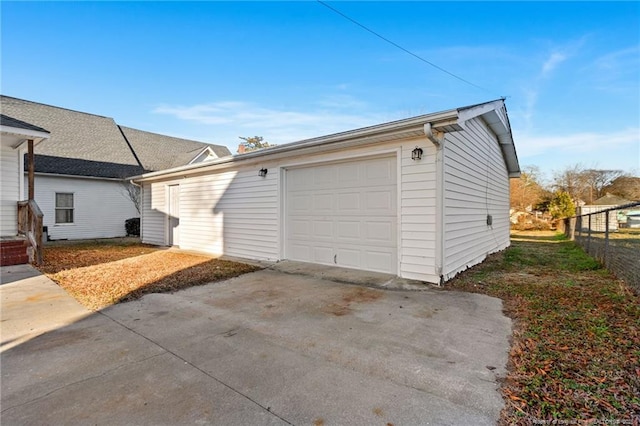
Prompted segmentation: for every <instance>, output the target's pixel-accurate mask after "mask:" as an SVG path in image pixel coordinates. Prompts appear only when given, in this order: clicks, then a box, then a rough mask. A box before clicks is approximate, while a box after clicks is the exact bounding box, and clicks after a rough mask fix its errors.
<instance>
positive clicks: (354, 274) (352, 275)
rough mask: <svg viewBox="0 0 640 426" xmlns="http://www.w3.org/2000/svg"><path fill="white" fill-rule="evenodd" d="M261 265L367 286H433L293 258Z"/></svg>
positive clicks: (420, 287) (410, 287) (390, 287)
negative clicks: (298, 260)
mask: <svg viewBox="0 0 640 426" xmlns="http://www.w3.org/2000/svg"><path fill="white" fill-rule="evenodd" d="M262 266H264V267H266V268H268V269H272V270H274V271H279V272H283V273H285V274H294V275H303V276H309V277H313V278H318V279H322V280H329V281H335V282H339V283H346V284H358V285H364V286H368V287H381V288H389V289H395V290H426V289H428V288H432V287H433V285H432V284H427V283H423V282H422V281H417V280H409V279H405V278H400V277H398V276H396V275H391V274H384V273H381V272H372V271H362V270H360V269H350V268H341V267H337V266H328V265H319V264H317V263H306V262H297V261H293V260H283V261H281V262H277V263H270V264H263V265H262Z"/></svg>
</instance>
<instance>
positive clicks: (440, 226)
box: [133, 100, 520, 283]
mask: <svg viewBox="0 0 640 426" xmlns="http://www.w3.org/2000/svg"><path fill="white" fill-rule="evenodd" d="M519 174H520V170H519V165H518V159H517V156H516V151H515V146H514V143H513V137H512V133H511V128H510V124H509V119H508V116H507V111H506V107H505V104H504V101H503V100H496V101H491V102H486V103H483V104H479V105H473V106H468V107H464V108H458V109H452V110H448V111H443V112H438V113H433V114H428V115H422V116H419V117H413V118H408V119H405V120H399V121H394V122H390V123H384V124H379V125H376V126H371V127H366V128H362V129H357V130H352V131H347V132H343V133H338V134H333V135H328V136H323V137H318V138H314V139H308V140H303V141H299V142H294V143H290V144H285V145H279V146H275V147H272V148H267V149H264V150H259V151H253V152H249V153H245V154H241V155H236V156H233V157H226V158H220V159H216V160H213V161H210V162H207V163H199V164H192V165H188V166H182V167H177V168H174V169H170V170H164V171H159V172H152V173H145V174H142V175H140V176H137V177H135V178H133V180H134V181H135V182H136V183H137V184H139V185H141V186H142V211H141V219H142V231H141V232H142V241H143V242H145V243H149V244H156V245H174V246H179V247H181V248H184V249H189V250H197V251H203V252H207V253H211V254H214V255H228V256H237V257H243V258H250V259H262V260H270V261H278V260H283V259H290V260H295V261H303V262H312V263H318V264H324V265H337V266H342V267H349V268H356V269H362V270H369V271H379V272H386V273H391V274H396V275H399V276H400V277H404V278H409V279H417V280H422V281H426V282H432V283H440V282H443V281H445V280H448V279H450V278H451V277H453V276H454V275H455V274H456V273H458V272H460V271H462V270H464V269H466V268H468V267H469V266H471V265H474V264H477V263H479V262H481V261H482V260H483V259H484V258H485V257H486V256H487V255H488V254H490V253H493V252H496V251H499V250H502V249H504V248H506V247H507V246H508V245H509V178H510V177H518V176H519Z"/></svg>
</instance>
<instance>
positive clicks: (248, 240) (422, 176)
mask: <svg viewBox="0 0 640 426" xmlns="http://www.w3.org/2000/svg"><path fill="white" fill-rule="evenodd" d="M416 146H420V147H421V148H422V149H423V150H424V154H423V158H422V160H418V161H416V160H412V159H411V151H412V150H413V149H414V148H415V147H416ZM381 155H382V156H385V155H387V156H388V155H393V156H395V158H396V161H397V168H396V173H397V178H396V181H397V182H396V185H397V191H396V196H397V201H396V215H397V224H396V225H397V227H396V230H397V231H396V235H397V237H396V238H397V257H396V258H395V260H394V261H395V262H396V263H397V271H398V275H400V276H401V277H404V278H410V279H419V280H424V281H429V282H438V280H439V276H438V274H437V273H436V267H435V258H436V256H435V253H436V149H435V148H434V146H433V144H432V143H431V142H429V141H428V140H427V139H426V138H414V139H405V140H398V141H390V142H387V143H376V144H375V145H371V146H363V147H357V148H351V149H343V150H340V151H332V152H326V153H316V154H310V155H305V156H301V155H298V156H289V157H286V158H284V159H279V160H269V156H268V155H265V156H264V157H261V160H260V161H256V162H253V163H251V164H247V165H242V166H240V167H238V165H235V166H226V168H223V169H220V170H216V171H215V172H208V173H204V174H200V175H188V176H186V177H184V178H181V179H172V180H163V181H152V182H146V183H144V186H143V209H144V211H143V221H142V239H143V242H145V243H150V244H159V245H161V244H167V241H168V240H167V232H168V225H167V222H168V219H167V212H168V204H167V199H166V198H167V193H168V186H169V185H175V184H179V185H180V212H179V216H180V217H179V227H180V247H181V248H183V249H189V250H197V251H203V252H207V253H211V254H215V255H223V254H224V255H228V256H238V257H244V258H251V259H259V260H281V259H284V258H285V241H286V232H287V229H286V224H285V223H284V221H285V218H286V211H285V207H286V200H285V194H286V191H285V188H284V182H285V179H286V178H285V176H286V170H287V169H290V168H304V167H312V166H313V165H314V164H315V165H318V164H331V163H332V162H338V161H342V162H344V161H346V160H353V161H358V160H359V159H366V158H370V157H375V156H381ZM261 168H266V169H267V170H268V173H267V175H266V176H265V177H261V176H259V175H258V171H259V170H260V169H261Z"/></svg>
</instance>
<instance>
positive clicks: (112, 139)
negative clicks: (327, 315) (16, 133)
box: [0, 95, 231, 178]
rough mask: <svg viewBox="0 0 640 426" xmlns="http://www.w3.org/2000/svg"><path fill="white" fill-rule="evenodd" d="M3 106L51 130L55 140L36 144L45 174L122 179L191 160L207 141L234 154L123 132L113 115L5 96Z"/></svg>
mask: <svg viewBox="0 0 640 426" xmlns="http://www.w3.org/2000/svg"><path fill="white" fill-rule="evenodd" d="M0 105H1V108H2V113H3V114H6V115H7V116H9V117H12V118H14V119H17V120H20V121H24V122H27V123H30V124H31V123H32V125H34V126H41V127H44V128H46V129H48V131H49V133H50V135H51V136H50V137H49V140H48V141H47V142H46V143H42V144H39V145H38V146H36V149H35V154H36V164H35V165H36V172H39V173H55V174H65V175H77V176H95V177H110V178H122V177H126V176H132V175H135V174H139V173H140V172H143V171H156V170H162V169H164V168H171V167H176V166H182V165H186V164H188V163H189V162H190V161H191V160H193V158H194V157H195V156H196V155H197V154H198V153H199V152H201V151H202V150H203V149H205V148H206V147H207V146H210V147H211V148H212V149H213V150H214V152H215V153H216V154H217V155H218V156H219V157H223V156H225V155H230V154H231V153H230V152H229V150H228V149H227V148H226V147H222V146H218V145H210V144H206V143H203V142H196V141H189V140H185V139H179V138H172V137H169V136H164V135H158V134H154V133H149V132H144V131H141V130H136V129H129V128H126V127H123V128H122V131H121V129H120V128H119V127H118V125H117V124H116V122H115V121H114V120H113V118H110V117H103V116H100V115H95V114H89V113H85V112H79V111H73V110H69V109H65V108H60V107H55V106H51V105H45V104H40V103H37V102H31V101H27V100H23V99H18V98H13V97H10V96H4V95H0ZM125 132H126V133H127V138H126V139H125V136H124V134H125ZM130 136H131V140H130V141H127V139H129V137H130ZM130 144H131V146H130ZM198 147H199V148H198ZM138 160H140V161H138Z"/></svg>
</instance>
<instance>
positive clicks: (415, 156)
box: [411, 146, 422, 160]
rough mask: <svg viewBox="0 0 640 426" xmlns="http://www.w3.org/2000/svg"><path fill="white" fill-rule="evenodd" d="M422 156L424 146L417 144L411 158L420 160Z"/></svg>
mask: <svg viewBox="0 0 640 426" xmlns="http://www.w3.org/2000/svg"><path fill="white" fill-rule="evenodd" d="M421 158H422V148H420V147H418V146H416V147H415V148H414V149H413V151H411V159H412V160H420V159H421Z"/></svg>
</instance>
